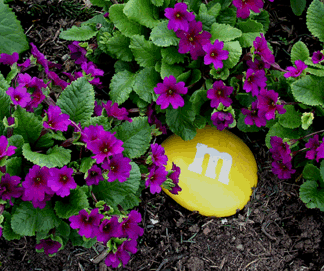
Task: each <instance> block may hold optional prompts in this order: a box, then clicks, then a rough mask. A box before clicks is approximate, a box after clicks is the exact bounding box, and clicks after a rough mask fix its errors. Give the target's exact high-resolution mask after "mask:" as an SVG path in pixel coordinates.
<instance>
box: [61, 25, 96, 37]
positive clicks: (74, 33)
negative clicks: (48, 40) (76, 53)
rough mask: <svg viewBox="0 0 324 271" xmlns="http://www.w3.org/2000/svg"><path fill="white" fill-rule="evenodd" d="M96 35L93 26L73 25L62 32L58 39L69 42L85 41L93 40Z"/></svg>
mask: <svg viewBox="0 0 324 271" xmlns="http://www.w3.org/2000/svg"><path fill="white" fill-rule="evenodd" d="M97 33H98V30H97V28H96V26H95V25H82V26H81V27H77V26H75V25H73V26H72V28H70V29H67V30H64V31H62V32H61V34H60V38H61V39H63V40H71V41H75V40H76V41H86V40H89V39H91V38H93V37H94V36H95V35H97Z"/></svg>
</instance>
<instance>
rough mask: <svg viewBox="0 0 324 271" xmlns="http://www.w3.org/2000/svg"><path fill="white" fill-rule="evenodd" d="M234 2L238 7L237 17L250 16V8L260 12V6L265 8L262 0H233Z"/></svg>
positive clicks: (244, 17)
mask: <svg viewBox="0 0 324 271" xmlns="http://www.w3.org/2000/svg"><path fill="white" fill-rule="evenodd" d="M232 4H233V6H235V7H236V8H237V13H236V15H237V17H239V18H242V19H246V18H248V17H249V16H250V10H252V11H253V12H255V13H260V8H263V1H262V0H233V2H232Z"/></svg>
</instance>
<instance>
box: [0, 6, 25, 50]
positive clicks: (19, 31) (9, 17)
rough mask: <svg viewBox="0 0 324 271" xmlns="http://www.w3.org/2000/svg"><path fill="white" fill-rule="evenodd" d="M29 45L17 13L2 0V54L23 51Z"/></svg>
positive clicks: (0, 36)
mask: <svg viewBox="0 0 324 271" xmlns="http://www.w3.org/2000/svg"><path fill="white" fill-rule="evenodd" d="M28 48H29V45H28V42H27V39H26V35H25V34H24V30H23V28H22V27H21V24H20V22H19V21H18V20H17V18H16V15H15V13H14V12H13V11H12V9H11V8H9V7H8V5H6V4H4V3H3V1H0V54H2V53H5V54H9V55H11V54H13V53H14V52H17V53H22V52H24V51H26V50H28Z"/></svg>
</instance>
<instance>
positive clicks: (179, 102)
mask: <svg viewBox="0 0 324 271" xmlns="http://www.w3.org/2000/svg"><path fill="white" fill-rule="evenodd" d="M154 92H155V93H156V94H160V96H159V97H158V98H157V100H156V104H158V105H161V109H166V108H167V107H168V106H169V104H171V105H172V107H173V108H174V109H177V108H178V107H182V106H184V100H183V98H182V97H181V96H180V94H187V92H188V88H186V87H185V83H184V82H179V83H177V80H176V78H175V77H174V76H173V75H170V76H169V77H165V78H164V79H163V83H158V84H157V87H155V88H154Z"/></svg>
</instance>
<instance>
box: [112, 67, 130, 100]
mask: <svg viewBox="0 0 324 271" xmlns="http://www.w3.org/2000/svg"><path fill="white" fill-rule="evenodd" d="M135 78H136V74H135V73H131V72H129V71H127V70H125V71H122V72H118V73H116V74H115V75H114V76H113V78H112V79H111V83H110V85H109V87H110V92H109V96H110V99H111V100H112V102H113V103H118V104H119V105H120V104H122V103H123V102H125V101H126V100H127V99H128V97H129V94H130V93H131V92H132V89H133V86H134V83H135Z"/></svg>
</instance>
